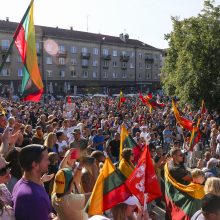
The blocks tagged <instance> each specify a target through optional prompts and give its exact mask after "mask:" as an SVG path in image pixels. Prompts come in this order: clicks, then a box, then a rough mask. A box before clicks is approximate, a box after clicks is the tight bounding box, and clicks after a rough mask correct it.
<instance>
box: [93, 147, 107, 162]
mask: <svg viewBox="0 0 220 220" xmlns="http://www.w3.org/2000/svg"><path fill="white" fill-rule="evenodd" d="M90 156H91V157H94V158H95V159H96V162H97V163H98V164H99V163H104V162H105V155H104V153H103V152H102V151H99V150H95V151H93V152H92V153H91V155H90Z"/></svg>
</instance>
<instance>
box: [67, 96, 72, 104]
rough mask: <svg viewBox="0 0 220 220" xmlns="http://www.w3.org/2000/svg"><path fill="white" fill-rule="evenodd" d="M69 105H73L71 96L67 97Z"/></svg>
mask: <svg viewBox="0 0 220 220" xmlns="http://www.w3.org/2000/svg"><path fill="white" fill-rule="evenodd" d="M67 103H69V104H71V103H72V99H71V97H70V96H68V97H67Z"/></svg>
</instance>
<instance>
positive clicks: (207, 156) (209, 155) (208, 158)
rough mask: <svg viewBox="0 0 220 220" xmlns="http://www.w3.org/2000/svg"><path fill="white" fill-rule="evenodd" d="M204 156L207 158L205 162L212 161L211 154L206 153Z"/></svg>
mask: <svg viewBox="0 0 220 220" xmlns="http://www.w3.org/2000/svg"><path fill="white" fill-rule="evenodd" d="M204 156H205V160H206V161H209V160H210V159H211V157H212V155H211V153H210V152H209V151H206V152H205V154H204Z"/></svg>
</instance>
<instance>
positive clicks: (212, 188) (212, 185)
mask: <svg viewBox="0 0 220 220" xmlns="http://www.w3.org/2000/svg"><path fill="white" fill-rule="evenodd" d="M204 191H205V194H208V193H212V194H214V195H217V196H220V179H219V178H217V177H209V178H208V179H207V180H206V182H205V187H204Z"/></svg>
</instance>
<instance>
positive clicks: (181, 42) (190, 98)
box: [162, 0, 220, 109]
mask: <svg viewBox="0 0 220 220" xmlns="http://www.w3.org/2000/svg"><path fill="white" fill-rule="evenodd" d="M171 19H172V22H173V31H172V32H171V33H169V34H167V35H165V39H166V40H167V41H168V43H169V48H168V50H167V57H166V59H165V64H164V67H163V70H162V72H163V73H164V75H163V77H162V84H163V88H164V90H165V92H166V93H167V94H168V95H176V96H178V97H179V98H180V100H181V101H182V103H186V102H188V103H191V104H193V105H195V106H196V107H200V106H201V100H202V99H204V100H205V103H206V106H207V107H208V108H209V109H220V7H215V6H214V5H213V1H210V0H206V1H204V8H203V10H202V11H201V13H200V14H198V15H197V16H196V17H191V18H188V19H184V20H179V19H178V18H177V17H172V18H171Z"/></svg>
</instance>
